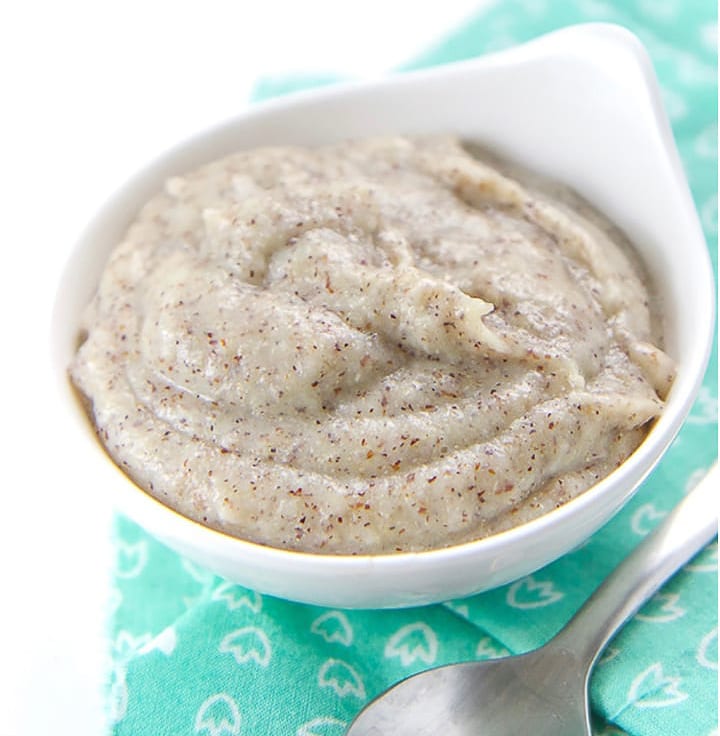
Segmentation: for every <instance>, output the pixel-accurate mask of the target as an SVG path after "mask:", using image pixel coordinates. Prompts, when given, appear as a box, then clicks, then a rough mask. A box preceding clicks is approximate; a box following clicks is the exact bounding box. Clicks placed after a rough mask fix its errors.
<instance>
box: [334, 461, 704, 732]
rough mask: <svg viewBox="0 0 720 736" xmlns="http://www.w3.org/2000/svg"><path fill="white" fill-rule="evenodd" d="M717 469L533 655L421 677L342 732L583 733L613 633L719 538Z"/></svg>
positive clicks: (401, 686)
mask: <svg viewBox="0 0 720 736" xmlns="http://www.w3.org/2000/svg"><path fill="white" fill-rule="evenodd" d="M717 484H718V470H717V464H716V465H714V466H713V468H712V469H711V470H710V472H709V473H708V474H707V475H706V476H705V477H704V478H703V479H702V481H701V482H700V483H699V484H698V485H697V486H696V487H695V488H694V489H693V490H692V491H691V492H690V493H689V494H688V495H687V496H686V497H685V498H684V499H683V500H682V501H681V502H680V503H679V504H678V506H677V507H676V508H675V509H674V510H673V511H672V512H671V513H670V514H669V515H668V516H667V518H666V519H665V520H664V521H663V523H662V524H661V525H660V526H659V527H658V528H657V529H656V530H655V531H654V532H653V533H652V534H650V535H649V536H648V537H647V538H646V539H645V540H644V541H643V542H642V543H641V544H640V545H639V546H638V547H637V548H636V549H635V550H634V551H633V552H632V553H631V554H630V555H629V556H628V557H627V558H626V559H625V560H624V561H623V562H622V563H621V564H620V565H619V566H618V567H617V568H616V570H615V571H614V573H613V574H612V575H611V576H610V577H609V578H608V579H607V580H606V581H605V582H604V583H603V584H602V585H601V586H600V587H599V588H598V589H597V590H596V591H595V593H593V595H592V596H591V597H590V599H589V600H588V601H587V602H586V603H585V605H584V606H583V607H582V608H581V609H580V610H579V611H578V612H577V614H576V615H575V617H574V618H573V619H572V620H571V621H570V622H569V623H568V625H567V626H566V627H565V628H564V629H563V630H562V631H561V632H560V633H559V634H558V635H557V636H556V637H555V638H554V639H552V640H551V641H550V642H549V643H547V644H545V645H544V646H543V647H541V648H540V649H536V650H535V651H532V652H529V653H527V654H522V655H518V656H511V657H504V658H502V659H495V660H489V661H484V662H466V663H462V664H451V665H446V666H444V667H438V668H436V669H432V670H428V671H427V672H421V673H419V674H417V675H414V676H412V677H409V678H408V679H406V680H403V681H402V682H400V683H399V684H397V685H395V686H394V687H392V688H390V689H389V690H387V691H386V692H385V693H384V694H382V695H380V696H379V697H377V698H376V699H375V700H373V701H372V702H371V703H369V704H368V705H367V706H366V707H365V708H364V709H363V710H362V712H361V713H360V715H358V716H357V718H356V719H355V720H354V721H353V722H352V724H351V725H350V728H349V729H348V731H347V733H346V736H424V735H427V736H430V735H431V734H432V736H437V734H443V736H465V735H467V736H470V735H471V734H472V736H518V734H523V733H526V732H528V728H531V732H532V734H533V736H590V734H591V730H590V714H589V704H588V682H589V680H590V672H591V670H592V667H593V665H594V663H595V661H596V660H597V658H598V656H599V655H600V653H601V652H602V651H603V649H604V648H605V646H606V645H607V643H608V642H609V641H610V639H611V638H612V637H613V635H614V634H615V633H616V632H617V631H618V629H619V628H620V627H621V626H622V625H623V624H624V623H625V622H626V621H627V620H628V618H630V616H632V615H633V614H634V613H635V612H636V611H637V610H638V609H639V608H640V606H642V604H643V603H645V602H646V601H647V600H648V598H650V596H651V595H652V594H653V593H654V592H655V591H656V590H657V589H658V588H659V587H660V586H661V585H662V584H663V583H664V582H665V581H666V580H667V579H668V578H669V577H670V576H671V575H673V573H675V572H676V571H677V570H678V569H679V568H680V567H682V566H683V565H684V564H685V563H686V562H688V561H689V560H690V559H691V558H692V557H693V556H694V555H695V554H696V553H697V552H699V551H700V550H701V549H702V548H703V547H704V546H705V545H706V544H708V543H709V542H710V541H711V540H712V539H713V537H714V536H715V535H716V534H717V487H718V485H717Z"/></svg>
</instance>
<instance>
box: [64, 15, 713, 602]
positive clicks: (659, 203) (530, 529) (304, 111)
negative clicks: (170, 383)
mask: <svg viewBox="0 0 720 736" xmlns="http://www.w3.org/2000/svg"><path fill="white" fill-rule="evenodd" d="M441 132H452V133H456V134H458V135H460V136H461V137H463V138H465V139H470V140H474V141H478V142H481V143H483V144H485V145H486V146H488V147H490V148H492V149H494V150H496V151H497V152H498V153H500V154H502V155H505V156H507V157H509V158H511V159H515V160H517V161H518V162H521V163H523V164H525V165H526V166H528V167H530V168H532V169H535V170H536V171H537V172H539V173H541V174H544V175H547V176H549V177H551V178H553V179H557V180H559V181H562V182H564V183H566V184H568V185H570V186H571V187H573V188H574V189H576V190H577V191H578V192H579V193H580V194H582V195H583V196H584V197H585V198H587V199H588V200H589V201H591V202H592V203H593V204H594V205H595V206H596V207H598V208H599V209H600V210H602V211H603V212H604V213H605V214H606V215H608V216H609V217H610V219H611V220H613V221H614V222H615V223H617V224H618V225H620V226H621V227H622V228H623V229H624V230H625V231H626V233H627V234H628V235H629V236H630V238H631V239H632V241H633V242H634V243H635V245H636V248H637V250H638V251H639V253H640V255H641V256H642V257H643V259H644V261H645V263H646V264H647V266H648V268H649V271H650V274H651V277H652V279H653V280H654V282H655V284H656V286H657V287H658V288H659V290H660V292H661V295H662V298H663V302H664V310H665V332H666V348H667V351H668V352H669V353H670V354H671V355H672V356H673V357H674V358H675V359H676V361H677V363H678V366H679V368H678V374H677V379H676V381H675V384H674V386H673V388H672V390H671V393H670V396H669V398H668V402H667V407H666V409H665V411H664V413H663V415H662V416H661V417H660V419H659V420H658V421H657V422H656V423H655V425H654V426H653V428H652V430H651V431H650V433H649V435H648V437H647V439H646V440H645V442H644V443H643V444H642V445H641V446H640V448H639V449H638V450H637V451H636V452H635V453H634V454H633V455H632V456H631V457H630V458H629V459H628V460H627V461H626V462H625V463H624V464H623V465H622V467H621V468H619V469H618V470H617V471H615V472H614V473H612V474H611V475H610V476H609V477H607V478H606V479H604V480H603V481H601V482H600V483H598V484H597V485H596V486H594V487H593V488H591V489H590V490H588V491H587V492H586V493H585V494H583V495H581V496H580V497H578V498H577V499H575V500H573V501H571V502H570V503H568V504H566V505H565V506H563V507H561V508H560V509H557V510H555V511H552V512H551V513H549V514H547V515H545V516H543V517H541V518H539V519H537V520H535V521H532V522H530V523H528V524H525V525H523V526H520V527H518V528H515V529H512V530H510V531H507V532H504V533H502V534H498V535H496V536H493V537H490V538H487V539H483V540H480V541H477V542H471V543H468V544H463V545H458V546H455V547H450V548H447V549H440V550H434V551H429V552H421V553H408V554H397V555H377V556H322V555H312V554H302V553H298V552H290V551H283V550H278V549H273V548H270V547H264V546H261V545H258V544H254V543H251V542H246V541H242V540H239V539H235V538H233V537H230V536H227V535H225V534H222V533H220V532H217V531H213V530H211V529H208V528H206V527H204V526H202V525H201V524H198V523H196V522H194V521H190V520H189V519H187V518H185V517H183V516H181V515H179V514H177V513H175V512H174V511H172V510H170V509H169V508H167V507H166V506H164V505H163V504H161V503H159V502H158V501H156V500H155V499H153V498H152V497H151V496H149V495H148V494H146V493H145V492H144V491H142V490H141V489H140V488H138V487H137V486H136V485H135V484H133V483H132V481H130V480H129V479H128V478H127V477H126V476H125V475H124V474H123V473H122V471H120V470H119V469H118V468H117V466H116V465H115V464H114V463H113V462H112V461H111V460H110V458H109V456H108V455H106V454H105V451H104V450H103V448H102V447H101V445H100V443H99V442H98V441H97V439H96V437H95V434H94V431H93V428H92V426H91V424H90V422H89V420H88V418H87V416H86V414H85V412H84V410H83V409H82V407H81V406H80V403H79V402H78V400H77V397H76V395H75V394H74V392H73V391H72V389H71V386H70V383H69V381H68V378H67V366H68V364H69V363H70V360H71V356H72V354H73V352H74V350H75V347H76V344H77V330H78V323H79V316H80V313H81V310H82V309H83V307H84V306H85V305H86V304H87V302H88V301H89V300H90V299H91V297H92V294H93V291H94V289H95V286H96V284H97V282H98V279H99V275H100V272H101V270H102V268H103V265H104V264H105V261H106V259H107V257H108V254H109V252H110V250H111V249H112V248H113V247H114V246H115V244H116V243H117V242H119V240H120V239H121V236H122V234H123V232H124V230H125V229H126V227H127V226H128V224H129V223H130V221H131V220H132V219H133V217H134V215H135V214H136V212H137V211H138V209H139V208H140V206H141V205H142V204H143V203H144V202H145V201H146V200H147V199H148V198H149V197H150V196H151V195H152V194H153V193H154V192H155V191H157V190H158V189H159V188H160V186H161V184H162V182H163V181H164V180H165V179H166V178H167V177H168V176H170V175H173V174H178V173H181V172H184V171H187V170H189V169H192V168H193V167H195V166H197V165H199V164H202V163H204V162H206V161H208V160H210V159H213V158H216V157H220V156H223V155H225V154H227V153H229V152H231V151H233V150H235V149H238V148H246V147H250V146H255V145H259V144H274V143H277V144H281V143H286V144H310V145H312V144H319V143H323V142H329V141H335V140H338V139H341V138H347V137H356V136H366V135H371V134H380V133H408V134H422V133H441ZM713 293H714V288H713V277H712V268H711V265H710V260H709V256H708V253H707V248H706V245H705V242H704V239H703V235H702V231H701V228H700V224H699V221H698V217H697V214H696V212H695V209H694V206H693V202H692V199H691V196H690V192H689V189H688V186H687V183H686V180H685V176H684V174H683V170H682V167H681V164H680V160H679V157H678V154H677V151H676V148H675V144H674V142H673V138H672V133H671V131H670V127H669V125H668V121H667V118H666V116H665V113H664V111H663V108H662V104H661V100H660V94H659V89H658V84H657V81H656V79H655V77H654V74H653V71H652V67H651V64H650V61H649V59H648V56H647V54H646V52H645V51H644V49H643V47H642V46H641V45H640V43H639V41H638V40H637V39H636V38H635V37H634V36H633V35H632V34H630V33H629V32H627V31H625V30H623V29H621V28H619V27H615V26H610V25H604V24H592V25H585V26H576V27H574V28H568V29H565V30H561V31H558V32H556V33H552V34H550V35H548V36H544V37H542V38H540V39H537V40H535V41H532V42H530V43H528V44H525V45H523V46H519V47H516V48H513V49H510V50H507V51H503V52H500V53H496V54H492V55H489V56H485V57H483V58H479V59H476V60H472V61H468V62H463V63H458V64H452V65H448V66H444V67H439V68H434V69H430V70H427V71H420V72H413V73H408V74H402V75H399V76H395V77H391V78H389V79H385V80H382V81H379V82H371V83H364V84H351V85H341V86H336V87H332V88H324V89H321V90H318V91H311V92H306V93H302V94H297V95H293V96H290V97H286V98H283V99H280V100H275V101H271V102H268V103H265V104H261V105H256V106H253V107H252V108H251V109H250V110H248V111H247V112H245V113H244V114H242V115H240V116H238V117H237V118H235V119H233V120H230V121H228V122H226V123H223V124H222V125H219V126H218V127H216V128H213V129H212V130H209V131H206V132H203V133H201V134H199V135H197V136H196V137H194V138H193V139H192V140H190V141H188V142H187V143H185V144H183V145H181V146H180V147H178V148H175V149H173V150H172V151H170V152H169V153H166V154H165V155H163V156H162V157H161V158H159V159H158V160H156V161H154V162H153V163H151V164H150V165H149V166H148V167H147V168H146V169H145V170H143V171H142V172H140V173H139V174H138V175H137V176H135V177H134V178H133V179H132V180H131V181H130V182H128V183H127V184H126V185H125V186H124V187H123V188H122V189H121V190H120V191H119V192H118V193H117V194H116V195H115V196H114V197H113V198H112V199H111V200H110V201H109V202H108V203H107V204H106V205H105V207H104V208H103V209H102V210H101V211H100V213H99V214H98V215H97V216H96V217H95V219H94V220H93V221H92V223H91V224H90V226H89V227H88V228H87V230H86V231H85V233H84V234H83V235H82V237H81V238H80V241H79V242H78V244H77V247H76V249H75V251H74V253H73V254H72V256H71V258H70V261H69V263H68V264H67V267H66V269H65V272H64V274H63V276H62V280H61V282H60V286H59V291H58V295H57V300H56V305H55V313H54V315H53V320H54V323H53V325H54V328H53V346H52V347H53V361H54V367H55V370H56V372H57V378H58V387H59V391H60V399H61V401H62V402H64V405H65V406H66V408H67V432H68V434H69V435H70V434H72V441H71V442H70V443H69V446H70V447H71V448H72V451H73V452H74V453H75V454H76V461H75V467H76V468H77V475H76V477H75V478H74V479H73V482H75V483H82V484H91V486H92V487H93V488H94V489H96V492H98V493H110V494H112V495H113V496H114V498H115V501H116V504H117V506H118V508H119V509H120V510H121V511H123V512H125V513H126V514H127V515H128V516H130V517H131V518H132V519H134V520H136V521H137V522H138V523H139V524H140V525H141V526H143V527H144V528H145V529H146V530H147V531H148V532H150V533H151V534H153V535H154V536H156V537H157V538H159V539H160V540H162V541H163V542H165V543H166V544H168V545H169V546H170V547H172V548H173V549H175V550H177V551H178V552H180V553H182V554H184V555H186V556H187V557H189V558H190V559H192V560H194V561H195V562H198V563H200V564H202V565H205V566H207V567H208V568H210V569H212V570H213V571H215V572H216V573H219V574H220V575H223V576H224V577H226V578H228V579H230V580H232V581H235V582H237V583H239V584H241V585H244V586H248V587H250V588H254V589H256V590H259V591H261V592H264V593H269V594H272V595H276V596H281V597H283V598H288V599H292V600H297V601H304V602H308V603H314V604H318V605H325V606H334V607H349V608H351V607H375V608H383V607H397V606H412V605H419V604H425V603H431V602H435V601H440V600H447V599H451V598H457V597H461V596H466V595H470V594H472V593H477V592H479V591H481V590H485V589H488V588H492V587H495V586H498V585H502V584H504V583H507V582H509V581H511V580H514V579H516V578H518V577H521V576H523V575H526V574H528V573H530V572H532V571H533V570H535V569H537V568H539V567H541V566H543V565H545V564H547V563H549V562H551V561H552V560H554V559H556V558H557V557H559V556H561V555H563V554H565V553H566V552H568V551H570V550H571V549H573V548H574V547H576V546H577V545H579V544H580V543H582V542H583V541H584V540H585V539H587V537H589V536H590V535H591V534H592V533H593V532H594V531H596V530H597V529H598V528H599V527H600V526H601V525H602V524H604V523H605V522H606V521H608V519H609V518H610V517H611V516H612V515H613V514H614V513H615V512H616V511H617V510H618V509H619V508H620V507H621V506H622V505H623V504H624V503H625V502H626V501H627V500H628V498H629V497H630V496H631V494H632V493H633V491H634V490H635V488H636V487H637V486H638V484H639V483H640V482H641V481H642V480H643V478H644V477H645V476H646V475H647V474H648V473H649V472H650V470H651V469H652V468H653V466H654V465H655V464H656V463H657V461H658V460H659V459H660V457H661V456H662V454H663V452H664V451H665V450H666V449H667V447H668V445H669V444H670V442H671V441H672V439H673V437H674V436H675V434H676V433H677V431H678V430H679V428H680V426H681V424H682V422H683V420H684V418H685V416H686V415H687V413H688V411H689V409H690V406H691V403H692V401H693V399H694V397H695V395H696V392H697V390H698V388H699V386H700V382H701V379H702V375H703V371H704V368H705V365H706V362H707V357H708V354H709V350H710V345H711V341H712V330H713V315H714V297H713Z"/></svg>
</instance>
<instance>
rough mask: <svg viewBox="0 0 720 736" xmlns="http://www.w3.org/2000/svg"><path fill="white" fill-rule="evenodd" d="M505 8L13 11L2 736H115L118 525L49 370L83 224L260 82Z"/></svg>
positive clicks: (3, 409) (1, 143)
mask: <svg viewBox="0 0 720 736" xmlns="http://www.w3.org/2000/svg"><path fill="white" fill-rule="evenodd" d="M487 2H488V0H442V2H433V3H423V2H405V1H404V0H358V2H356V3H348V2H342V0H335V2H332V1H330V0H328V1H320V0H306V1H305V2H300V1H299V0H298V1H293V0H259V1H258V2H249V1H247V0H235V2H220V1H206V2H194V3H183V2H179V1H176V2H165V1H164V0H163V1H153V0H145V2H140V1H138V0H125V1H124V2H84V1H82V0H63V1H61V2H55V3H52V2H49V1H48V2H33V1H32V0H30V1H29V2H21V1H20V0H18V2H15V3H13V5H14V7H13V9H12V11H11V10H10V5H11V3H10V2H8V3H6V4H5V5H3V6H2V7H3V10H1V11H0V81H1V84H0V94H1V95H2V97H1V98H0V104H1V108H0V110H2V111H0V121H1V124H0V187H1V190H0V195H2V199H1V200H0V201H1V202H2V204H1V205H0V213H1V214H0V225H2V230H1V231H0V232H2V236H1V237H2V241H1V245H0V248H1V250H0V254H1V255H0V258H2V260H1V261H0V263H1V265H0V279H1V283H0V299H1V300H2V302H1V303H0V319H2V326H1V331H0V336H1V339H2V343H1V344H2V348H1V350H2V360H0V370H2V375H1V379H2V384H1V385H2V401H1V403H0V418H1V419H2V421H1V422H0V447H1V448H2V455H1V456H0V458H1V461H2V469H3V474H2V476H0V477H2V482H1V483H0V493H1V494H2V500H1V501H0V585H1V587H0V591H1V592H0V736H20V735H22V736H30V735H33V736H34V735H35V734H38V735H40V734H43V736H45V734H53V736H65V735H66V734H67V735H72V736H84V735H85V734H101V733H102V732H103V727H102V723H103V721H102V712H101V699H100V693H99V690H100V685H101V680H102V676H103V666H104V659H103V657H104V653H105V649H106V645H105V642H104V639H103V632H104V627H105V626H106V616H105V613H104V610H103V601H104V597H105V595H106V592H107V581H108V575H109V571H110V569H111V565H112V554H111V546H110V542H109V539H110V537H109V519H110V514H111V511H110V508H109V505H108V501H107V499H105V498H104V497H103V496H102V493H101V489H97V491H98V492H97V493H94V494H89V493H88V492H83V491H80V490H79V489H78V488H76V487H74V486H73V482H72V477H73V468H72V467H71V466H70V463H69V461H66V460H65V458H64V454H65V453H64V446H63V417H62V416H61V415H59V412H58V408H57V407H56V406H55V404H54V400H53V390H52V386H51V381H52V376H51V375H50V372H49V369H48V357H49V340H48V336H49V317H50V312H51V309H52V301H53V297H54V291H55V288H56V283H57V281H58V278H59V275H60V271H61V269H62V266H63V263H64V261H65V260H66V258H67V256H68V254H69V252H70V250H71V249H72V247H73V242H74V239H75V238H76V237H77V235H78V233H79V231H80V230H81V228H82V226H83V225H84V223H85V222H86V221H87V220H88V219H89V218H90V217H91V215H92V214H93V212H94V211H95V210H96V208H97V207H98V206H99V205H100V204H101V203H102V201H103V200H104V199H105V198H106V197H107V196H109V195H110V194H111V193H112V191H113V190H114V189H115V188H116V187H117V186H119V184H120V183H121V182H122V181H123V180H124V179H125V178H126V177H127V176H128V175H130V174H131V173H132V172H133V171H135V170H136V169H137V168H139V167H140V166H141V165H142V164H143V163H145V162H146V161H147V160H148V159H150V158H152V157H154V156H155V155H156V154H157V153H159V152H161V151H162V150H164V149H165V148H168V147H169V146H171V145H172V144H173V143H175V142H177V141H179V140H182V139H183V138H184V137H186V136H188V135H190V134H192V133H193V132H195V131H197V130H199V129H201V128H203V127H205V126H207V125H209V124H212V123H213V122H215V121H217V120H220V119H223V118H227V117H229V116H232V115H234V114H235V113H237V112H238V111H241V110H242V108H243V107H244V106H245V104H246V102H245V101H246V99H247V96H248V93H249V91H250V89H251V87H252V85H253V82H254V80H256V79H257V78H258V77H260V76H268V75H282V74H284V73H293V74H295V73H301V72H332V73H339V74H341V75H347V76H352V77H361V78H367V77H373V76H377V75H381V74H383V73H386V71H387V70H389V69H391V68H392V67H394V66H396V65H398V64H400V63H402V62H404V61H406V60H408V59H411V58H412V57H413V55H414V54H415V53H416V52H418V51H419V50H422V49H424V48H425V47H427V46H428V45H430V44H432V43H433V42H436V41H438V40H439V39H441V38H442V36H443V34H445V33H447V32H448V31H449V30H451V29H452V28H453V27H455V26H456V25H458V24H460V23H462V21H463V19H464V18H465V17H466V16H467V15H468V14H470V13H472V12H473V10H474V9H475V8H477V7H478V6H480V5H483V4H486V3H487Z"/></svg>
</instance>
